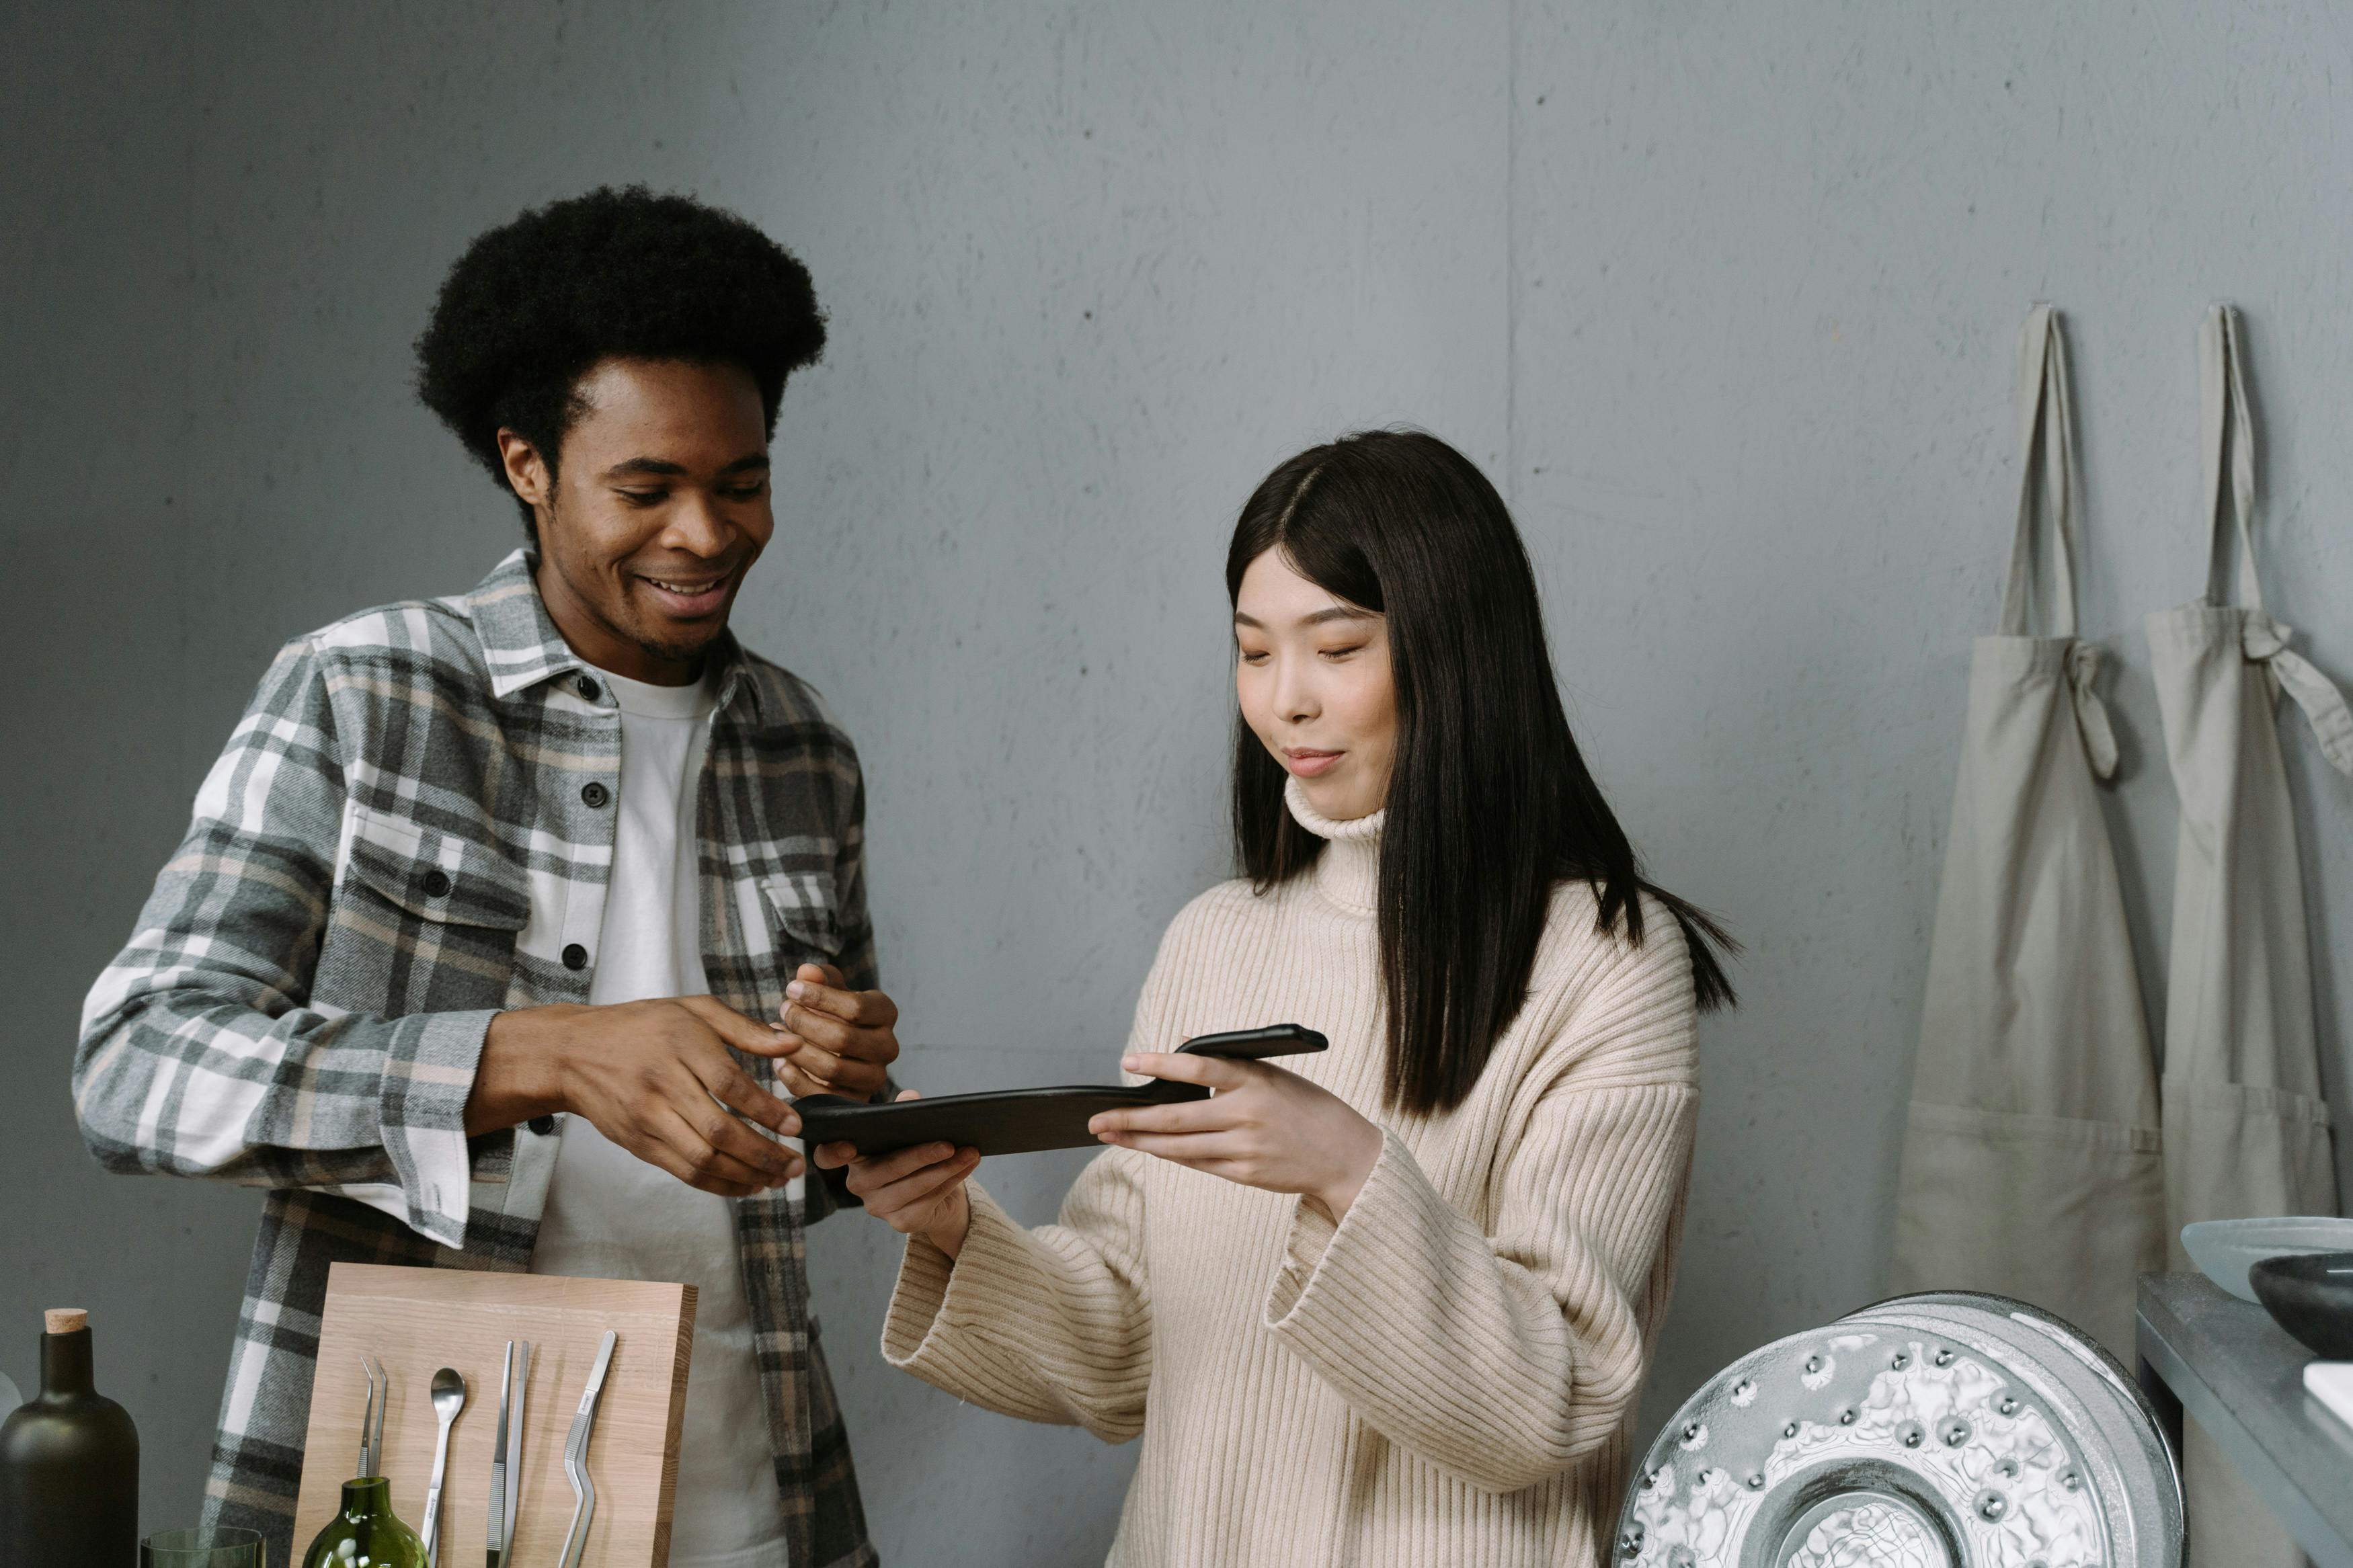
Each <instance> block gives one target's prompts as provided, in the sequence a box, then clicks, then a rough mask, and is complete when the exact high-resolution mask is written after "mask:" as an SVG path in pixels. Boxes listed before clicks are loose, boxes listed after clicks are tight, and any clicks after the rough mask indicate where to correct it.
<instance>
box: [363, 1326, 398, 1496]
mask: <svg viewBox="0 0 2353 1568" xmlns="http://www.w3.org/2000/svg"><path fill="white" fill-rule="evenodd" d="M360 1365H361V1366H362V1367H363V1368H364V1369H365V1370H366V1372H367V1380H368V1393H367V1405H366V1407H365V1408H364V1409H363V1410H362V1411H361V1412H360V1479H362V1480H366V1479H368V1478H369V1477H371V1476H375V1475H380V1474H382V1473H383V1469H384V1413H385V1411H387V1410H389V1409H391V1408H392V1373H389V1372H387V1371H385V1365H384V1363H382V1362H380V1361H377V1360H376V1359H375V1358H374V1357H373V1356H362V1357H360ZM379 1378H380V1379H382V1380H383V1384H384V1386H383V1390H382V1394H383V1397H381V1398H378V1397H377V1392H378V1391H377V1387H376V1383H377V1380H378V1379H379Z"/></svg>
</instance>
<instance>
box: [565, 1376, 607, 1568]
mask: <svg viewBox="0 0 2353 1568" xmlns="http://www.w3.org/2000/svg"><path fill="white" fill-rule="evenodd" d="M620 1337H621V1336H620V1335H618V1334H617V1333H615V1332H614V1331H612V1330H610V1329H607V1330H606V1331H605V1342H604V1343H602V1344H600V1345H598V1346H597V1347H596V1366H595V1367H593V1368H591V1369H590V1371H589V1373H588V1386H587V1387H586V1388H585V1389H583V1390H582V1391H581V1394H580V1411H579V1414H577V1415H575V1416H573V1417H572V1433H571V1436H567V1437H565V1439H564V1476H565V1479H566V1480H568V1481H570V1482H571V1483H572V1496H573V1499H574V1501H573V1504H572V1528H571V1529H569V1530H567V1531H565V1532H564V1555H562V1556H561V1557H558V1558H557V1559H556V1560H555V1562H556V1568H579V1565H580V1559H581V1556H582V1554H584V1553H585V1552H586V1551H587V1550H588V1521H590V1520H591V1519H593V1518H595V1517H596V1482H594V1481H592V1480H590V1479H588V1434H589V1433H590V1432H591V1431H592V1430H594V1429H595V1427H596V1396H597V1395H598V1394H602V1393H603V1392H604V1391H605V1371H606V1369H607V1367H610V1366H611V1365H612V1364H613V1346H614V1345H615V1344H616V1343H617V1342H619V1340H620Z"/></svg>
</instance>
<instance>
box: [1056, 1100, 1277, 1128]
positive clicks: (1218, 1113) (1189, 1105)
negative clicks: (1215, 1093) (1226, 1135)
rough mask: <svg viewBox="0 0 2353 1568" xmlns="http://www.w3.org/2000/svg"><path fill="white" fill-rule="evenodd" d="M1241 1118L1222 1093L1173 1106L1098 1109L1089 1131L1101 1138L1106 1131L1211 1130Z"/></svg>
mask: <svg viewBox="0 0 2353 1568" xmlns="http://www.w3.org/2000/svg"><path fill="white" fill-rule="evenodd" d="M1239 1120H1240V1118H1239V1117H1237V1116H1236V1115H1235V1113H1234V1102H1233V1101H1232V1100H1229V1099H1228V1098H1226V1097H1225V1096H1223V1095H1220V1096H1219V1097H1218V1098H1217V1099H1215V1100H1178V1101H1177V1102H1176V1104H1174V1105H1139V1106H1136V1107H1134V1109H1132V1110H1102V1111H1097V1112H1096V1113H1095V1114H1094V1115H1093V1116H1091V1117H1089V1118H1088V1119H1087V1131H1090V1132H1092V1133H1093V1134H1094V1135H1095V1136H1096V1137H1098V1138H1100V1137H1102V1136H1103V1134H1105V1133H1107V1132H1209V1131H1218V1130H1219V1129H1222V1128H1227V1127H1231V1126H1233V1125H1234V1124H1235V1123H1236V1122H1237V1121H1239Z"/></svg>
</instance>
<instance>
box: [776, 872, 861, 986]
mask: <svg viewBox="0 0 2353 1568" xmlns="http://www.w3.org/2000/svg"><path fill="white" fill-rule="evenodd" d="M834 900H835V893H834V883H833V873H832V872H831V871H814V870H813V871H781V872H778V873H777V874H776V875H775V876H772V877H763V878H761V879H760V903H761V905H762V906H763V907H764V908H765V910H766V911H767V915H768V924H769V928H770V930H771V931H772V932H773V934H774V937H775V942H776V952H777V953H778V954H779V955H780V956H782V957H783V958H784V959H785V960H786V962H787V963H792V964H797V963H831V962H833V961H834V960H835V959H837V958H839V957H840V956H841V916H840V911H839V909H838V908H837V907H836V905H835V901H834Z"/></svg>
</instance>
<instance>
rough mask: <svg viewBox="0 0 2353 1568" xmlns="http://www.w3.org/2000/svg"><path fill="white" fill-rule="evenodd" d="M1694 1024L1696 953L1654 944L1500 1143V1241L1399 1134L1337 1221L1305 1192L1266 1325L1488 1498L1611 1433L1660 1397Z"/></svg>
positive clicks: (1578, 1018) (1592, 1008) (1601, 992)
mask: <svg viewBox="0 0 2353 1568" xmlns="http://www.w3.org/2000/svg"><path fill="white" fill-rule="evenodd" d="M1671 929H1672V928H1671ZM1692 1027H1693V1009H1692V1005H1691V980H1690V969H1689V961H1688V958H1687V956H1686V955H1685V953H1684V952H1683V948H1682V944H1681V943H1680V942H1675V941H1674V940H1673V939H1672V936H1669V937H1666V938H1663V939H1662V938H1657V937H1654V938H1653V939H1652V941H1651V943H1649V944H1648V946H1647V947H1646V949H1645V950H1644V951H1643V952H1641V953H1640V954H1639V955H1629V956H1628V959H1627V961H1626V962H1624V963H1623V964H1622V966H1621V967H1620V972H1619V973H1616V974H1613V975H1610V976H1609V977H1607V979H1606V981H1604V982H1603V983H1601V984H1596V985H1595V986H1594V987H1593V988H1592V990H1591V991H1590V992H1589V993H1588V994H1587V996H1586V998H1585V1000H1584V1002H1583V1004H1582V1005H1579V1006H1578V1007H1577V1009H1576V1011H1575V1012H1574V1013H1573V1014H1572V1015H1571V1016H1569V1017H1568V1018H1567V1020H1565V1022H1564V1025H1563V1026H1562V1027H1561V1028H1560V1030H1559V1031H1558V1033H1557V1034H1556V1036H1555V1037H1554V1038H1553V1039H1552V1040H1551V1041H1550V1042H1549V1043H1548V1048H1547V1049H1546V1052H1545V1053H1544V1055H1543V1056H1542V1057H1540V1058H1539V1061H1540V1062H1541V1063H1544V1064H1546V1065H1549V1064H1552V1063H1554V1062H1556V1061H1558V1062H1565V1063H1566V1064H1567V1065H1566V1066H1565V1067H1563V1068H1561V1069H1560V1070H1558V1072H1557V1074H1556V1076H1555V1077H1553V1079H1552V1080H1551V1082H1550V1083H1549V1085H1548V1086H1547V1087H1546V1089H1544V1090H1543V1091H1542V1093H1541V1094H1540V1096H1539V1097H1538V1098H1537V1099H1536V1100H1535V1104H1534V1106H1533V1109H1532V1110H1531V1111H1530V1112H1529V1113H1528V1114H1527V1115H1526V1117H1525V1120H1524V1121H1522V1123H1521V1125H1520V1127H1519V1129H1518V1131H1517V1134H1516V1137H1515V1138H1514V1141H1513V1142H1511V1143H1510V1145H1509V1146H1508V1147H1506V1148H1504V1149H1503V1150H1502V1151H1500V1152H1499V1158H1498V1166H1497V1170H1498V1174H1497V1176H1496V1177H1495V1178H1494V1180H1495V1184H1496V1189H1495V1207H1494V1214H1495V1220H1494V1231H1493V1234H1492V1235H1490V1234H1487V1233H1484V1232H1482V1229H1481V1228H1480V1226H1478V1225H1477V1224H1475V1223H1474V1222H1473V1221H1472V1220H1471V1219H1470V1218H1469V1217H1468V1216H1467V1215H1464V1214H1463V1213H1462V1212H1461V1210H1459V1209H1457V1208H1455V1207H1454V1206H1453V1205H1451V1204H1449V1203H1448V1202H1447V1201H1446V1199H1445V1198H1444V1197H1443V1196H1442V1195H1441V1194H1440V1193H1439V1191H1438V1189H1437V1188H1436V1187H1435V1186H1434V1185H1433V1184H1431V1182H1430V1178H1429V1176H1428V1175H1427V1174H1426V1173H1424V1172H1423V1170H1422V1168H1421V1166H1420V1165H1419V1163H1417V1162H1416V1161H1415V1159H1414V1156H1413V1154H1412V1153H1411V1152H1410V1151H1409V1149H1408V1148H1407V1147H1406V1145H1405V1143H1404V1142H1403V1141H1402V1140H1401V1139H1399V1138H1398V1135H1397V1133H1396V1132H1394V1131H1389V1132H1387V1133H1386V1134H1385V1136H1384V1140H1383V1147H1382V1152H1381V1156H1380V1159H1379V1161H1378V1163H1377V1164H1376V1165H1375V1166H1374V1168H1373V1173H1372V1174H1371V1175H1370V1177H1368V1178H1367V1179H1366V1183H1365V1184H1364V1187H1363V1189H1362V1191H1361V1192H1360V1193H1359V1194H1357V1197H1356V1202H1355V1203H1354V1204H1352V1205H1350V1207H1349V1209H1348V1211H1347V1213H1346V1215H1345V1216H1344V1217H1343V1218H1342V1220H1341V1222H1340V1224H1339V1226H1337V1227H1336V1228H1335V1227H1334V1226H1333V1225H1332V1223H1331V1221H1330V1219H1329V1218H1328V1217H1326V1216H1325V1215H1324V1214H1323V1212H1322V1211H1321V1210H1320V1209H1319V1208H1317V1207H1316V1206H1315V1205H1312V1204H1309V1203H1306V1202H1304V1201H1303V1202H1302V1203H1301V1204H1300V1205H1298V1209H1297V1212H1296V1214H1295V1215H1294V1217H1293V1224H1292V1231H1291V1234H1290V1236H1289V1237H1287V1238H1286V1245H1285V1250H1284V1258H1283V1262H1282V1266H1281V1267H1280V1268H1279V1269H1278V1270H1277V1272H1276V1274H1275V1278H1274V1281H1273V1286H1272V1289H1271V1290H1270V1292H1269V1295H1268V1300H1267V1306H1266V1318H1265V1321H1266V1325H1267V1327H1268V1328H1269V1329H1270V1330H1271V1331H1272V1332H1273V1333H1274V1334H1275V1336H1276V1337H1277V1339H1278V1340H1279V1341H1280V1342H1282V1344H1283V1345H1284V1346H1286V1347H1287V1348H1288V1349H1289V1350H1290V1352H1292V1353H1293V1355H1295V1356H1297V1357H1299V1358H1300V1359H1301V1360H1302V1361H1303V1362H1304V1363H1307V1365H1308V1366H1309V1367H1311V1368H1312V1369H1313V1370H1314V1372H1315V1373H1316V1375H1317V1376H1318V1377H1320V1378H1321V1379H1322V1380H1323V1381H1324V1384H1327V1385H1328V1386H1330V1387H1331V1388H1332V1389H1333V1390H1334V1391H1335V1392H1336V1393H1337V1394H1339V1395H1340V1396H1341V1398H1343V1399H1344V1400H1345V1401H1346V1402H1347V1404H1348V1405H1349V1406H1350V1408H1352V1409H1354V1410H1355V1411H1356V1413H1357V1415H1360V1416H1361V1417H1363V1419H1364V1420H1365V1421H1366V1424H1367V1425H1369V1426H1372V1427H1373V1428H1374V1429H1375V1430H1377V1431H1378V1432H1380V1433H1381V1434H1382V1435H1383V1436H1387V1437H1388V1439H1389V1440H1390V1441H1391V1442H1393V1443H1396V1444H1398V1446H1399V1447H1404V1448H1407V1449H1409V1450H1411V1451H1412V1452H1414V1453H1417V1454H1419V1455H1420V1456H1421V1457H1422V1458H1426V1459H1428V1460H1429V1461H1430V1462H1431V1463H1432V1464H1434V1465H1437V1466H1438V1467H1440V1468H1441V1469H1444V1470H1446V1471H1448V1472H1450V1473H1451V1474H1452V1475H1454V1476H1456V1477H1459V1478H1460V1479H1462V1480H1464V1481H1466V1482H1468V1483H1469V1484H1471V1485H1472V1486H1473V1487H1476V1488H1478V1489H1481V1490H1482V1491H1490V1492H1509V1491H1516V1490H1518V1489H1522V1488H1524V1487H1528V1486H1532V1485H1534V1484H1535V1483H1536V1482H1537V1481H1540V1480H1542V1479H1545V1478H1546V1477H1547V1476H1550V1475H1553V1474H1555V1473H1556V1472H1558V1471H1560V1470H1563V1469H1565V1468H1567V1467H1568V1466H1570V1465H1571V1464H1573V1463H1574V1462H1576V1461H1577V1459H1578V1458H1581V1457H1583V1456H1584V1455H1586V1454H1588V1453H1589V1452H1591V1451H1593V1450H1594V1449H1596V1448H1598V1447H1600V1446H1602V1445H1603V1444H1605V1443H1607V1442H1608V1441H1609V1439H1610V1438H1611V1437H1612V1436H1616V1435H1617V1434H1618V1433H1619V1432H1620V1429H1621V1428H1622V1427H1623V1426H1624V1424H1625V1423H1626V1421H1627V1419H1628V1417H1629V1415H1630V1413H1631V1410H1632V1408H1633V1404H1634V1401H1635V1400H1636V1399H1637V1398H1638V1397H1639V1396H1640V1394H1641V1384H1642V1379H1643V1376H1644V1373H1646V1371H1647V1370H1648V1365H1649V1361H1650V1347H1649V1346H1648V1345H1647V1344H1645V1343H1644V1342H1643V1336H1642V1332H1641V1322H1642V1307H1643V1302H1642V1296H1643V1294H1644V1292H1645V1290H1646V1289H1647V1288H1648V1286H1649V1283H1650V1281H1651V1279H1652V1278H1653V1275H1654V1270H1655V1268H1656V1267H1657V1264H1658V1261H1659V1255H1660V1252H1661V1249H1662V1247H1664V1246H1666V1245H1667V1241H1668V1237H1669V1233H1670V1230H1671V1227H1672V1220H1673V1217H1674V1215H1675V1214H1676V1212H1677V1209H1678V1205H1680V1203H1681V1201H1682V1194H1683V1187H1684V1182H1685V1178H1686V1173H1687V1172H1688V1170H1689V1167H1690V1163H1691V1152H1692V1138H1693V1129H1694V1121H1695V1118H1696V1112H1697V1109H1698V1089H1697V1086H1696V1085H1695V1084H1694V1083H1693V1082H1692V1081H1691V1080H1690V1077H1689V1063H1690V1046H1691V1031H1692Z"/></svg>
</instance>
